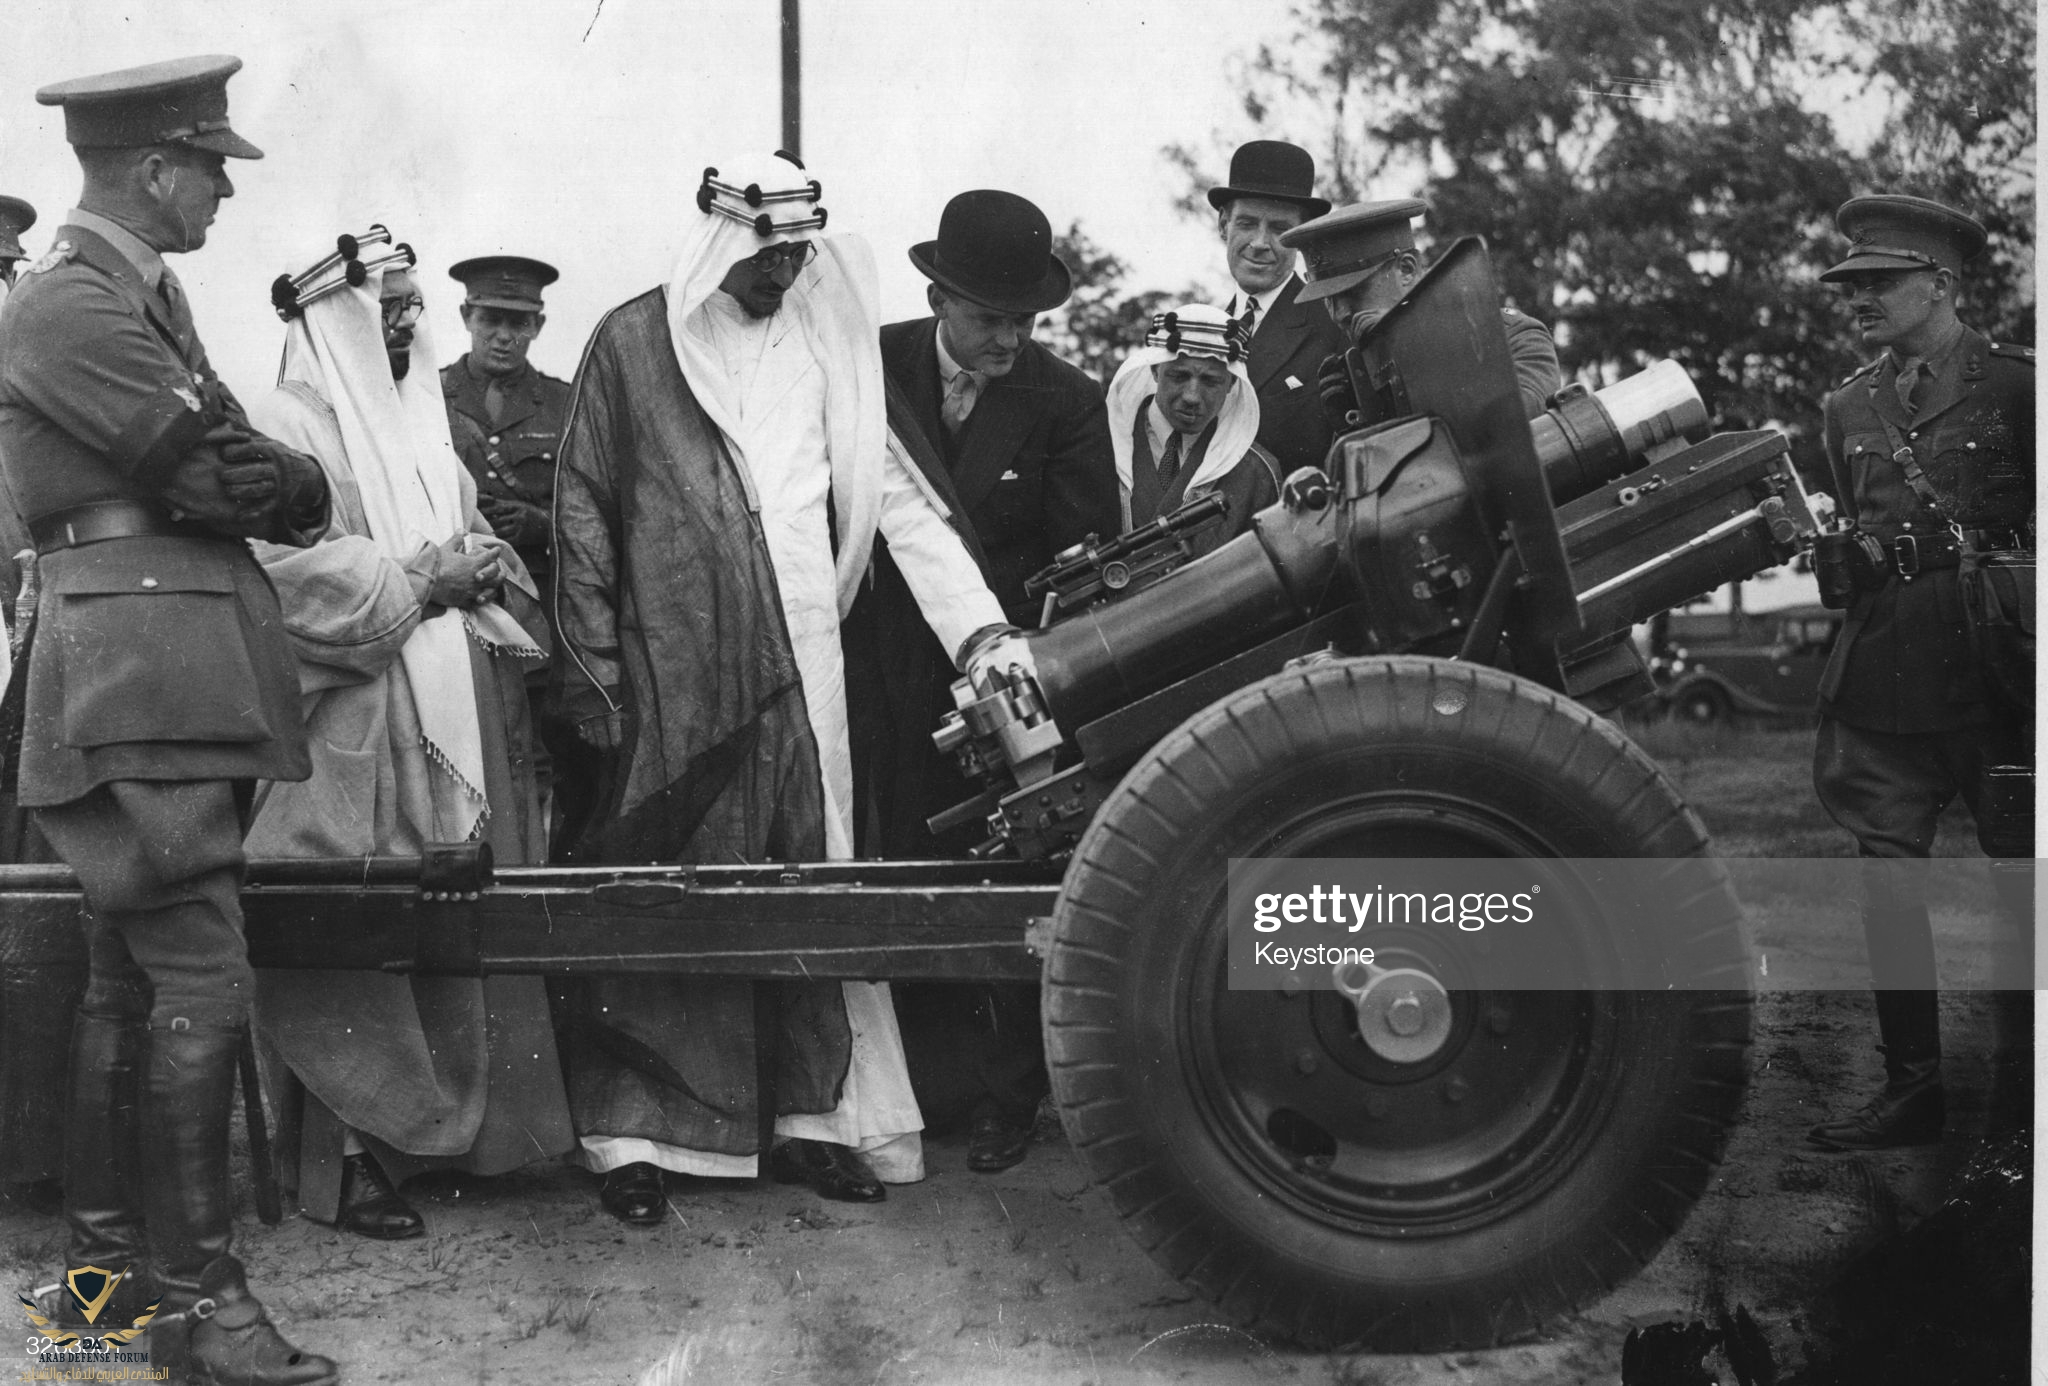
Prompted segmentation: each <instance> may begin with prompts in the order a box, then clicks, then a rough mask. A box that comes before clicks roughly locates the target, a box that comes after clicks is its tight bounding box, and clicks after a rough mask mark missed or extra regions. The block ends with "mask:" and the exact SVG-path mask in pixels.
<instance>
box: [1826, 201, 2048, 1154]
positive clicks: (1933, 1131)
mask: <svg viewBox="0 0 2048 1386" xmlns="http://www.w3.org/2000/svg"><path fill="white" fill-rule="evenodd" d="M1835 224H1836V225H1837V226H1838V227H1839V228H1840V229H1841V231H1842V234H1843V235H1845V236H1847V237H1848V238H1849V241H1850V246H1849V254H1848V256H1847V258H1845V259H1843V260H1842V261H1841V262H1840V263H1839V264H1837V265H1835V266H1833V267H1832V268H1830V269H1829V270H1828V271H1827V272H1826V273H1824V274H1823V275H1822V276H1821V278H1822V280H1824V281H1825V282H1827V283H1830V284H1833V285H1836V286H1837V288H1838V289H1839V290H1840V292H1841V294H1842V297H1843V301H1844V302H1845V303H1846V305H1847V307H1848V309H1849V312H1850V314H1851V315H1852V317H1853V319H1854V323H1855V328H1856V333H1857V336H1858V338H1859V339H1860V340H1861V341H1862V343H1863V345H1864V347H1865V348H1867V349H1870V348H1874V349H1877V351H1878V355H1877V356H1876V358H1875V359H1874V360H1872V361H1871V362H1870V363H1869V364H1868V365H1866V366H1864V367H1863V368H1862V369H1861V370H1858V371H1856V372H1855V373H1854V374H1853V375H1851V376H1850V377H1849V378H1848V379H1847V380H1845V381H1843V382H1842V384H1841V385H1840V386H1839V387H1837V388H1836V389H1835V390H1834V392H1833V393H1832V394H1830V395H1829V396H1828V398H1827V404H1826V406H1825V409H1824V418H1825V430H1824V433H1825V442H1826V446H1827V455H1828V466H1829V468H1830V470H1831V471H1832V472H1833V475H1834V484H1835V494H1836V496H1837V497H1839V498H1840V501H1841V504H1842V508H1843V510H1844V512H1845V513H1846V514H1847V515H1848V516H1850V517H1852V518H1853V520H1854V522H1855V524H1856V526H1857V527H1858V529H1860V530H1861V531H1862V533H1863V534H1864V535H1865V536H1868V539H1869V541H1870V542H1869V543H1868V544H1867V546H1865V547H1864V548H1863V552H1865V553H1866V554H1868V555H1874V557H1868V558H1866V559H1865V561H1863V562H1862V563H1861V564H1859V565H1858V566H1859V570H1860V571H1859V576H1860V581H1859V582H1858V583H1857V584H1856V585H1857V587H1858V589H1859V590H1857V591H1856V592H1855V593H1854V594H1853V595H1850V596H1848V597H1846V598H1845V599H1846V600H1847V602H1848V616H1847V618H1846V620H1845V621H1844V623H1843V626H1842V633H1841V635H1840V636H1839V637H1838V638H1837V640H1836V642H1835V648H1834V652H1833V655H1832V657H1831V658H1830V659H1829V662H1828V666H1827V669H1826V671H1825V672H1824V674H1823V675H1822V678H1821V688H1820V713H1821V721H1820V731H1819V734H1818V736H1817V738H1816V740H1815V746H1814V772H1813V774H1814V788H1815V790H1816V792H1817V793H1818V794H1819V796H1820V801H1821V804H1822V806H1823V807H1825V808H1826V809H1827V811H1828V813H1829V814H1830V815H1831V816H1832V817H1833V818H1834V820H1835V821H1836V822H1837V823H1839V824H1841V825H1842V827H1844V828H1846V829H1847V830H1848V831H1849V832H1850V833H1851V834H1852V835H1854V837H1855V839H1856V848H1857V852H1858V853H1859V855H1861V856H1863V857H1866V858H1870V859H1873V861H1872V863H1871V864H1870V865H1869V866H1867V867H1866V876H1865V898H1864V901H1863V930H1864V941H1865V945H1866V947H1867V948H1868V950H1869V955H1870V971H1871V983H1872V986H1873V988H1874V990H1875V993H1876V1006H1877V1022H1878V1033H1879V1035H1880V1036H1881V1038H1882V1040H1883V1045H1882V1047H1883V1050H1884V1056H1885V1058H1884V1068H1885V1083H1884V1086H1883V1087H1882V1088H1881V1089H1880V1090H1879V1091H1878V1093H1877V1094H1876V1096H1874V1097H1873V1098H1872V1099H1871V1100H1870V1101H1869V1102H1868V1103H1867V1104H1866V1105H1865V1106H1864V1107H1863V1108H1862V1110H1860V1111H1858V1112H1856V1113H1854V1114H1853V1115H1851V1116H1848V1117H1846V1118H1843V1119H1840V1120H1836V1121H1829V1122H1824V1123H1822V1124H1821V1125H1819V1126H1817V1127H1815V1128H1814V1129H1813V1130H1812V1132H1810V1133H1809V1134H1810V1138H1811V1139H1812V1140H1813V1142H1814V1143H1815V1144H1817V1145H1820V1146H1822V1147H1824V1148H1827V1149H1833V1150H1868V1149H1875V1148H1880V1147H1886V1146H1899V1145H1920V1144H1927V1143H1930V1142H1933V1141H1935V1140H1938V1139H1939V1138H1940V1136H1941V1133H1942V1128H1943V1125H1944V1122H1945V1115H1946V1114H1945V1097H1944V1093H1943V1089H1942V1083H1941V1037H1940V1029H1939V1025H1938V1021H1937V1003H1936V993H1935V981H1936V979H1935V967H1934V943H1933V936H1932V933H1931V932H1930V929H1929V925H1928V917H1927V903H1926V898H1925V895H1924V890H1923V881H1922V878H1921V877H1920V876H1919V875H1917V874H1914V873H1912V872H1911V871H1909V870H1899V869H1890V870H1887V869H1884V867H1883V863H1885V862H1896V861H1898V860H1901V859H1911V858H1921V857H1926V856H1927V855H1928V853H1929V851H1930V849H1931V846H1932V844H1933V840H1934V829H1935V820H1936V818H1937V817H1938V816H1939V815H1940V813H1941V811H1942V809H1943V808H1945V807H1946V806H1947V805H1948V804H1949V803H1950V802H1951V801H1953V800H1954V799H1956V798H1957V797H1961V798H1962V800H1963V801H1964V803H1965V804H1967V805H1968V806H1969V809H1970V812H1971V816H1972V817H1973V818H1974V819H1975V821H1976V823H1977V830H1978V840H1979V842H1980V844H1981V845H1982V846H1983V848H1984V850H1985V851H1986V852H1987V853H1988V854H1990V855H1992V856H1994V857H1996V856H1999V855H2000V854H2001V850H2003V851H2004V852H2006V853H2008V854H2011V855H2015V856H2016V855H2021V854H2024V855H2027V856H2031V855H2032V852H2031V850H2028V849H2026V848H2022V850H2021V852H2020V853H2014V852H2012V850H2011V845H2010V844H2005V845H2004V846H2003V848H2002V847H2001V843H2000V841H1999V836H2000V834H1999V827H2000V825H1999V821H1998V817H1997V815H1996V814H1995V813H1993V812H1992V796H1990V795H1989V794H1987V791H1986V783H1987V781H1986V776H1985V770H1986V767H1988V766H1993V765H2025V766H2028V767H2031V765H2032V759H2033V756H2032V749H2031V746H2030V745H2029V744H2028V741H2027V737H2026V735H2025V730H2026V725H2027V723H2028V722H2029V721H2030V720H2031V719H2030V718H2029V717H2027V715H2026V713H2025V711H2024V710H2023V709H2022V708H2021V707H2019V706H2017V705H2016V702H2015V700H2013V699H2008V698H2006V697H2003V696H2002V695H2001V692H2000V689H1999V687H1998V685H1997V684H1996V683H1995V682H1994V681H1993V680H1991V679H1989V678H1987V672H1988V671H1987V668H1986V666H1985V664H1984V662H1983V660H1982V659H1981V658H1980V655H1979V653H1978V650H1977V649H1976V647H1973V643H1972V633H1971V629H1970V626H1969V624H1968V621H1967V618H1966V615H1965V610H1966V608H1965V602H1964V591H1965V588H1964V583H1963V580H1962V572H1963V569H1964V568H1965V567H1966V566H1969V567H1972V568H1973V569H1975V568H1977V567H1978V565H1979V562H1980V559H1979V556H1980V555H1983V554H1986V553H1993V552H1998V551H2012V550H2022V549H2024V550H2029V551H2030V550H2031V549H2032V547H2033V543H2032V531H2033V504H2034V353H2033V351H2032V350H2031V349H2029V348H2026V347H2018V346H2009V345H2000V344H1998V343H1995V342H1992V341H1989V340H1987V339H1986V338H1985V337H1984V336H1983V334H1981V333H1979V332H1977V331H1975V330H1974V329H1972V328H1970V327H1968V326H1967V325H1965V324H1964V323H1963V322H1962V320H1961V319H1960V318H1959V317H1958V316H1957V312H1956V300H1957V297H1958V295H1959V292H1960V290H1961V288H1962V275H1963V267H1964V265H1965V264H1967V263H1968V262H1969V261H1970V260H1971V259H1972V258H1974V257H1975V256H1976V255H1977V254H1979V253H1980V252H1981V251H1982V250H1983V249H1984V244H1985V234H1984V228H1983V227H1982V226H1981V225H1979V224H1978V223H1977V222H1976V221H1975V220H1974V219H1973V218H1971V217H1969V216H1966V215H1964V214H1963V213H1962V212H1959V211H1956V210H1955V209H1954V208H1951V207H1945V206H1943V205H1941V204H1940V203H1938V202H1930V201H1928V200H1926V199H1925V198H1919V197H1904V196H1891V195H1887V196H1877V197H1857V198H1852V199H1850V200H1849V201H1848V202H1845V203H1844V204H1842V207H1841V209H1840V210H1839V211H1837V212H1836V214H1835ZM2031 565H2032V558H2031V553H2029V555H2028V559H2027V566H2028V568H2029V570H2031ZM2028 625H2029V627H2031V612H2029V613H2028ZM2029 682H2030V680H2029ZM2022 835H2023V836H2024V834H2022ZM1993 880H1994V882H1995V883H1996V884H1997V886H1998V887H1999V894H2000V897H2001V901H2000V904H2001V909H2000V916H2001V918H2000V921H1999V923H2000V925H2001V926H2002V928H2001V934H2000V936H1999V937H1998V938H1997V939H1995V941H1994V951H1993V957H1994V960H1998V959H2000V958H2003V959H2004V961H2003V963H2002V964H1998V965H1996V966H1995V968H1994V970H1995V972H2007V971H2019V972H2020V973H2021V976H2022V977H2026V976H2030V975H2031V966H2030V963H2029V962H2028V960H2027V958H2026V957H2025V956H2024V955H2025V953H2026V951H2027V935H2026V932H2025V928H2026V926H2025V922H2024V921H2026V920H2028V919H2030V918H2031V914H2032V910H2031V891H2030V889H2029V888H2028V882H2029V880H2030V877H2028V876H2027V875H2026V874H2025V873H2024V872H2021V871H2018V870H2006V869H2003V868H2002V867H1994V872H1993ZM2013 981H2014V979H2012V978H2007V979H2006V980H2005V982H2004V985H2006V986H2012V985H2013ZM2027 984H2028V983H2027V982H2025V981H2020V982H2019V985H2022V986H2024V985H2027ZM2031 1001H2032V997H2031V995H2030V994H2028V993H2023V992H2017V991H2012V992H2002V993H2000V995H1999V998H1998V1010H1997V1013H1996V1014H1997V1018H1998V1020H1999V1023H2000V1026H1999V1028H2000V1031H2001V1033H2000V1034H1999V1036H1998V1041H1999V1046H2000V1049H2001V1051H2002V1052H2001V1055H2000V1059H1999V1065H2000V1067H1999V1072H1998V1075H1997V1076H1998V1079H1999V1089H1998V1090H1997V1091H1995V1092H1994V1098H1995V1099H2000V1100H2002V1099H2004V1098H2007V1097H2009V1098H2011V1099H2012V1102H2011V1105H2013V1106H2014V1107H2016V1108H2017V1109H2018V1110H2019V1111H2020V1112H2024V1111H2025V1110H2026V1109H2027V1107H2026V1104H2027V1100H2028V1099H2027V1096H2026V1095H2027V1094H2028V1093H2030V1092H2031V1089H2032V1083H2031V1081H2030V1080H2029V1078H2028V1076H2027V1074H2026V1073H2025V1071H2024V1070H2025V1068H2026V1066H2027V1065H2028V1063H2029V1062H2030V1055H2029V1050H2030V1048H2031V1033H2032V1031H2031V1017H2032V1008H2031V1004H2030V1003H2031Z"/></svg>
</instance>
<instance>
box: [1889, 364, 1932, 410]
mask: <svg viewBox="0 0 2048 1386" xmlns="http://www.w3.org/2000/svg"><path fill="white" fill-rule="evenodd" d="M1926 369H1927V366H1926V363H1925V362H1922V361H1915V362H1914V363H1913V364H1912V365H1910V366H1907V367H1906V368H1905V369H1904V370H1901V371H1900V372H1899V378H1898V379H1897V380H1896V381H1894V382H1893V385H1894V386H1895V387H1896V388H1897V390H1898V392H1899V403H1900V404H1902V405H1904V406H1905V408H1906V417H1908V418H1911V417H1912V416H1913V413H1914V405H1913V391H1914V390H1915V389H1916V388H1917V387H1918V386H1919V384H1920V377H1921V374H1922V373H1923V372H1924V371H1925V370H1926Z"/></svg>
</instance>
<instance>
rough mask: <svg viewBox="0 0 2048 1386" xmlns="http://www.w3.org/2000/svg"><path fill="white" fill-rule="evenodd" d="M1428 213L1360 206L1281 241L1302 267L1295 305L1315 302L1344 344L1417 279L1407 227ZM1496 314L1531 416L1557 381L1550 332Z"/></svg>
mask: <svg viewBox="0 0 2048 1386" xmlns="http://www.w3.org/2000/svg"><path fill="white" fill-rule="evenodd" d="M1428 211H1429V204H1428V203H1426V202H1424V201H1422V200H1421V199H1419V198H1413V197H1403V198H1396V199H1394V200H1392V201H1389V202H1360V203H1355V204H1353V205H1352V206H1349V207H1343V208H1339V209H1338V210H1337V211H1334V212H1331V213H1330V214H1329V215H1328V216H1323V217H1317V218H1316V219H1315V220H1314V221H1310V222H1304V223H1303V224H1302V225H1300V226H1297V227H1296V228H1294V229H1293V230H1292V231H1289V232H1288V233H1287V234H1286V235H1284V236H1282V237H1281V238H1280V243H1281V244H1282V245H1284V246H1287V247H1289V248H1290V249H1293V250H1299V251H1300V252H1301V256H1302V260H1303V262H1304V264H1305V266H1306V268H1307V277H1308V287H1307V288H1305V289H1303V290H1302V291H1301V300H1302V302H1304V303H1317V302H1320V303H1322V304H1323V306H1324V307H1325V308H1326V309H1327V310H1328V312H1329V315H1330V317H1331V319H1332V320H1333V321H1335V322H1336V323H1338V324H1339V325H1340V326H1342V328H1343V329H1344V333H1345V337H1346V345H1350V344H1352V343H1355V342H1356V341H1358V339H1359V338H1361V337H1363V336H1364V335H1365V332H1366V329H1367V328H1369V327H1371V326H1372V325H1373V324H1374V323H1376V322H1378V321H1379V320H1380V319H1381V318H1382V317H1384V316H1386V312H1387V310H1388V309H1389V308H1392V307H1393V306H1394V305H1395V304H1396V303H1399V302H1400V301H1401V298H1402V296H1403V295H1405V294H1406V293H1407V292H1408V290H1409V289H1411V288H1413V287H1414V285H1415V281H1416V279H1417V278H1419V277H1420V276H1421V273H1422V267H1421V260H1420V257H1419V256H1418V255H1417V254H1416V250H1415V226H1414V222H1415V218H1417V217H1419V216H1423V215H1426V214H1427V213H1428ZM1500 315H1501V326H1502V328H1503V329H1504V330H1505V331H1506V332H1507V337H1508V355H1509V357H1510V358H1512V359H1513V361H1514V365H1515V383H1516V384H1517V385H1518V386H1520V388H1521V394H1522V409H1523V411H1524V412H1525V413H1526V414H1527V415H1528V416H1529V417H1530V418H1532V419H1533V418H1535V417H1536V416H1537V415H1539V414H1541V413H1542V412H1543V410H1544V408H1545V406H1546V405H1547V404H1548V402H1549V400H1550V397H1551V396H1552V395H1554V394H1556V393H1557V390H1558V387H1559V386H1560V385H1561V384H1562V383H1563V373H1562V372H1561V371H1560V369H1559V368H1558V364H1557V344H1556V343H1555V342H1554V341H1552V340H1551V336H1550V329H1549V328H1547V327H1545V326H1544V325H1543V324H1542V323H1540V322H1538V321H1537V320H1536V319H1535V318H1532V317H1530V316H1529V315H1528V314H1527V313H1523V312H1518V311H1516V310H1515V309H1513V308H1507V307H1503V308H1502V309H1501V310H1500Z"/></svg>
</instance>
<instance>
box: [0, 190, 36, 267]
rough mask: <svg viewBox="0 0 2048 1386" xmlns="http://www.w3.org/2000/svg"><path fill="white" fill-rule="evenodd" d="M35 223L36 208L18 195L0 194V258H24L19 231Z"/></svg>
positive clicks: (25, 252) (25, 254) (26, 253)
mask: <svg viewBox="0 0 2048 1386" xmlns="http://www.w3.org/2000/svg"><path fill="white" fill-rule="evenodd" d="M35 224H36V209H35V208H33V207H31V206H29V205H28V204H27V203H26V202H23V201H22V200H21V199H20V198H18V197H6V196H0V260H25V259H27V258H28V252H27V251H26V250H23V249H22V248H21V233H22V232H24V231H26V230H28V229H29V227H31V226H34V225H35Z"/></svg>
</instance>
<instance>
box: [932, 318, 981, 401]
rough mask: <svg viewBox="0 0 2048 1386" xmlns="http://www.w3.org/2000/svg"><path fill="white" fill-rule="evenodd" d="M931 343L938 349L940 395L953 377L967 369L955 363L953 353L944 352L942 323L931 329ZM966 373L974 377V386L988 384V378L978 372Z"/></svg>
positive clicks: (944, 332)
mask: <svg viewBox="0 0 2048 1386" xmlns="http://www.w3.org/2000/svg"><path fill="white" fill-rule="evenodd" d="M932 341H933V342H934V343H935V344H936V345H937V346H938V348H939V390H940V392H941V393H943V392H944V391H945V388H946V386H948V385H950V384H952V383H953V377H954V376H956V375H958V374H960V372H962V371H965V370H967V367H965V366H963V365H961V364H960V363H959V362H958V361H955V360H954V359H953V353H952V352H950V351H948V350H946V324H945V323H944V322H941V323H939V325H938V326H937V327H936V328H935V329H933V331H932ZM967 373H968V374H969V375H971V376H973V377H974V383H975V384H977V385H986V384H988V377H987V376H985V375H983V374H982V373H981V372H980V371H968V372H967Z"/></svg>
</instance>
